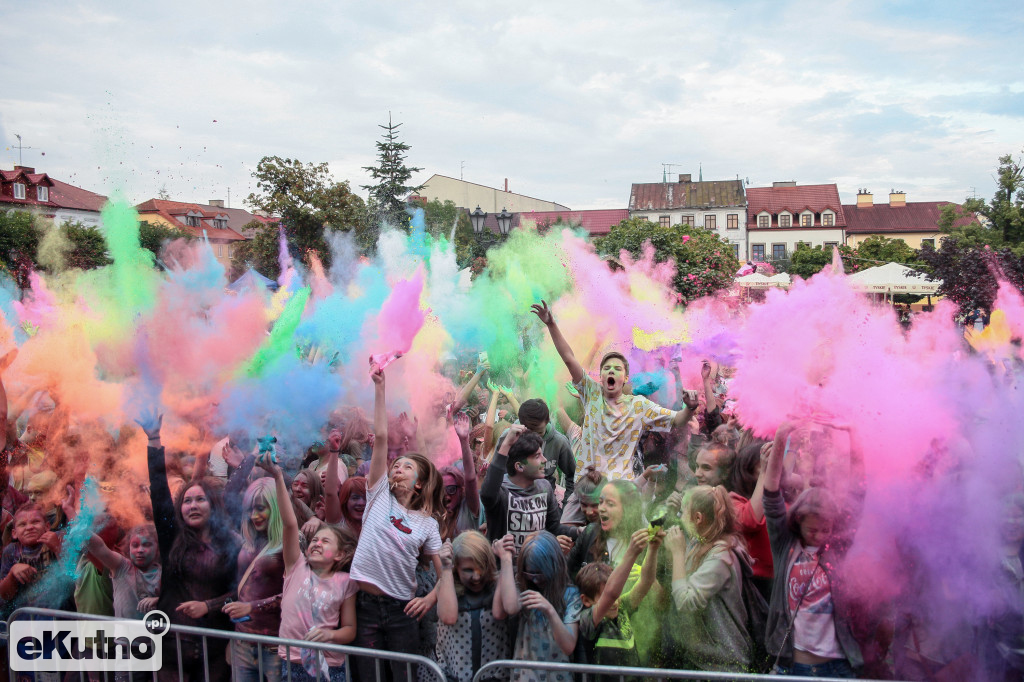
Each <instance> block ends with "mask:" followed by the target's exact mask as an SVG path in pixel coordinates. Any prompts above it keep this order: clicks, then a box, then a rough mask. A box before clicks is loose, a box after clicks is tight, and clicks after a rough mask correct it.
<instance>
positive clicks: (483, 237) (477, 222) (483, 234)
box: [469, 206, 514, 255]
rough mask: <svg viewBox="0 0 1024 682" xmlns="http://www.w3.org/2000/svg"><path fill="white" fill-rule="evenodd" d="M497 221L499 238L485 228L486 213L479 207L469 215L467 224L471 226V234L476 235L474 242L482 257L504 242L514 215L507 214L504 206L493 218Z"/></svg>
mask: <svg viewBox="0 0 1024 682" xmlns="http://www.w3.org/2000/svg"><path fill="white" fill-rule="evenodd" d="M494 217H495V218H496V219H497V221H498V232H499V233H500V236H498V235H495V234H494V233H493V232H491V231H490V230H489V229H487V227H486V221H487V213H486V211H483V210H481V208H480V207H479V206H477V207H476V210H474V211H471V212H470V214H469V222H470V223H471V224H472V225H473V233H474V234H475V235H476V241H477V244H478V245H479V247H480V249H481V250H482V252H483V253H481V254H480V255H484V254H486V253H487V250H488V249H489V248H491V247H492V246H497V245H498V244H499V243H501V242H503V241H505V239H506V238H507V237H508V233H509V231H511V229H512V218H513V217H514V215H513V214H512V213H509V211H508V209H506V208H505V207H504V206H503V207H502V208H501V213H498V214H495V216H494Z"/></svg>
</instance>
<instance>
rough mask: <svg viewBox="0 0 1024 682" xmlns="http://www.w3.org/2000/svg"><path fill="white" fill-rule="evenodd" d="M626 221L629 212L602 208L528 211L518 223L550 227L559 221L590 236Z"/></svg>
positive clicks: (620, 209) (605, 231) (521, 214)
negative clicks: (577, 226)
mask: <svg viewBox="0 0 1024 682" xmlns="http://www.w3.org/2000/svg"><path fill="white" fill-rule="evenodd" d="M628 219H629V211H628V210H627V209H624V208H603V209H594V210H590V211H530V212H529V213H520V214H519V222H520V223H522V222H523V221H524V220H525V221H527V222H532V223H533V224H534V225H538V226H545V225H548V226H550V225H554V224H555V223H557V222H559V221H561V222H563V223H568V224H572V225H579V226H580V227H582V228H583V229H584V230H586V231H587V232H589V233H590V234H608V232H610V231H611V229H612V228H613V227H615V226H616V225H618V224H619V223H621V222H622V221H623V220H628Z"/></svg>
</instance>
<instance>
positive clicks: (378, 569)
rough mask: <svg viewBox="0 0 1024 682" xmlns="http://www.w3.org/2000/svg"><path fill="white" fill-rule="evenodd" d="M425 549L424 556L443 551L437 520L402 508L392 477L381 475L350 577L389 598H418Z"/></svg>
mask: <svg viewBox="0 0 1024 682" xmlns="http://www.w3.org/2000/svg"><path fill="white" fill-rule="evenodd" d="M421 550H422V553H423V554H437V553H438V552H439V551H440V550H441V532H440V529H439V528H438V525H437V521H435V520H434V519H433V518H431V517H429V516H427V515H426V514H423V513H420V512H415V511H410V510H408V509H406V508H405V507H403V506H402V505H400V504H399V503H398V500H396V499H395V496H394V495H392V494H391V489H390V488H389V486H388V477H387V476H381V477H380V479H379V480H378V481H377V483H376V484H374V486H373V487H372V488H370V489H369V490H368V491H366V510H365V511H364V512H363V532H362V533H360V535H359V544H358V545H357V546H356V555H355V557H354V558H353V559H352V570H351V571H350V572H349V575H351V576H352V579H353V580H362V581H365V582H368V583H373V584H374V585H376V586H377V587H379V588H380V589H381V590H382V591H383V592H384V594H386V595H388V596H389V597H394V598H395V599H399V600H401V601H408V600H410V599H412V598H413V597H414V596H416V564H417V563H418V562H419V556H420V553H421Z"/></svg>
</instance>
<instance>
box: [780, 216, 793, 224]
mask: <svg viewBox="0 0 1024 682" xmlns="http://www.w3.org/2000/svg"><path fill="white" fill-rule="evenodd" d="M779 227H793V216H791V215H789V214H788V213H780V214H779Z"/></svg>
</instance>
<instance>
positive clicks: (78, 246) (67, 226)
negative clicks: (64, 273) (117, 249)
mask: <svg viewBox="0 0 1024 682" xmlns="http://www.w3.org/2000/svg"><path fill="white" fill-rule="evenodd" d="M60 231H61V233H62V234H63V235H64V237H65V238H66V239H67V240H68V241H69V242H70V244H71V249H70V250H69V251H68V252H67V253H66V254H65V256H64V265H65V267H67V268H79V269H81V270H91V269H93V268H101V267H103V266H105V265H110V264H111V263H113V262H114V261H113V260H111V258H110V256H109V255H107V240H106V239H105V238H104V237H103V233H102V232H101V231H100V230H99V228H98V227H94V226H92V225H83V224H82V223H78V222H75V223H64V224H63V225H61V226H60Z"/></svg>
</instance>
